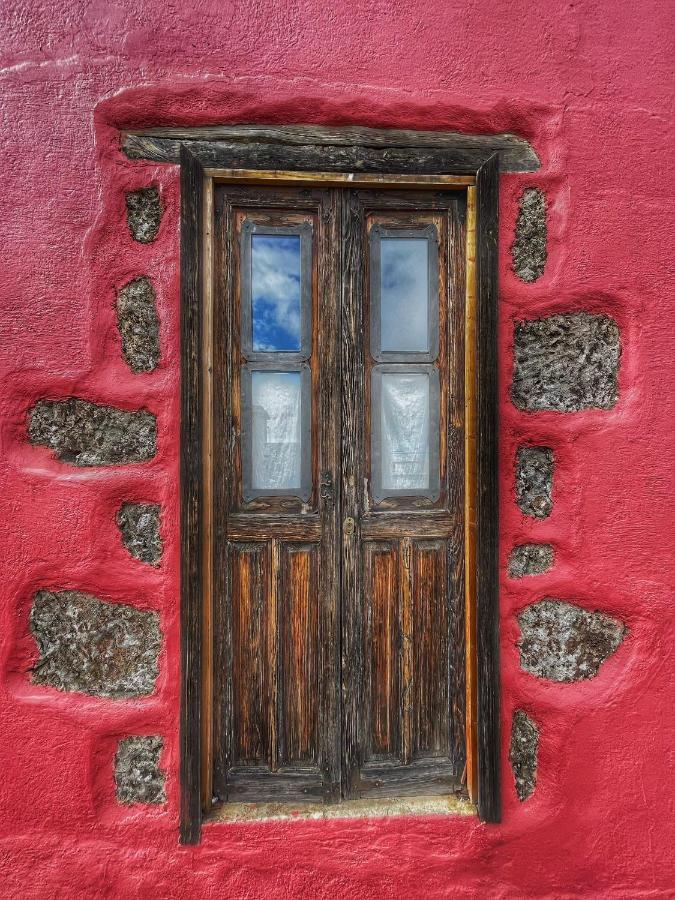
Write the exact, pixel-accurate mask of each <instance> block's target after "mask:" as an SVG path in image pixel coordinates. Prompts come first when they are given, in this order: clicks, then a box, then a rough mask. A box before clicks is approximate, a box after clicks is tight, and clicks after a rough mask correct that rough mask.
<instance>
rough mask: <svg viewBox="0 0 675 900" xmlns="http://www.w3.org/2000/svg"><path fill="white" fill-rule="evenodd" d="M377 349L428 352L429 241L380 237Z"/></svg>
mask: <svg viewBox="0 0 675 900" xmlns="http://www.w3.org/2000/svg"><path fill="white" fill-rule="evenodd" d="M380 349H381V350H382V351H384V352H396V351H401V352H407V353H426V352H428V351H429V349H430V348H429V241H428V240H427V239H426V238H407V237H406V238H398V237H382V238H381V240H380Z"/></svg>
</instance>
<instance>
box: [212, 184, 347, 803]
mask: <svg viewBox="0 0 675 900" xmlns="http://www.w3.org/2000/svg"><path fill="white" fill-rule="evenodd" d="M214 199H215V204H214V205H215V226H216V235H217V239H216V242H215V243H216V253H215V266H216V270H217V272H218V274H219V279H218V281H217V291H216V297H215V316H214V319H215V321H214V345H215V348H216V353H215V355H214V383H215V384H216V385H217V390H216V395H215V403H214V421H215V428H214V435H215V438H216V439H215V447H214V450H215V471H216V475H217V477H216V489H215V504H216V516H215V518H216V534H215V548H214V558H215V560H216V573H215V574H216V597H217V602H216V607H215V611H214V630H215V641H216V652H215V654H214V659H215V686H214V692H215V699H216V702H215V706H214V746H215V752H214V772H213V784H214V790H215V792H216V794H217V797H218V798H220V799H221V800H246V801H256V802H257V801H265V800H270V799H276V800H281V799H286V800H292V801H294V802H297V801H302V800H316V799H317V798H321V797H325V798H331V797H334V796H336V795H337V794H339V741H338V734H339V708H338V701H339V653H340V641H339V631H338V623H339V614H338V592H337V571H338V553H337V549H336V534H337V521H336V520H337V513H338V505H337V503H336V492H337V491H339V470H338V442H337V435H338V433H339V424H340V423H339V410H337V411H336V406H337V400H338V393H337V387H336V386H337V377H338V368H339V367H338V365H337V363H336V355H337V347H336V343H335V334H336V333H337V288H336V284H337V276H336V272H337V266H336V264H335V263H333V262H332V261H331V260H332V257H331V254H330V252H329V247H330V246H331V244H334V242H335V234H334V232H335V229H336V228H337V222H338V217H337V212H336V197H335V196H334V194H332V193H330V192H325V191H311V190H308V191H303V192H297V191H290V190H284V189H280V190H273V189H256V188H248V187H228V188H227V190H224V189H218V190H217V192H216V195H215V198H214ZM221 561H222V565H221ZM226 561H229V562H226Z"/></svg>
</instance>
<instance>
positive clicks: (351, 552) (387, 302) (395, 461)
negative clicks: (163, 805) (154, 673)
mask: <svg viewBox="0 0 675 900" xmlns="http://www.w3.org/2000/svg"><path fill="white" fill-rule="evenodd" d="M344 203H345V207H346V211H345V217H346V220H347V222H346V224H345V249H344V255H343V266H344V268H345V271H346V277H347V281H346V285H345V290H344V294H343V316H344V317H345V319H344V321H345V324H346V335H345V340H344V342H343V368H344V370H345V371H347V372H349V376H348V377H350V378H352V377H353V379H354V384H351V385H350V388H349V394H348V395H346V385H343V391H345V392H343V434H344V435H345V439H346V441H349V443H350V444H352V445H353V446H350V447H345V448H344V449H343V481H344V491H343V513H344V516H345V521H347V519H349V520H351V519H353V520H354V526H353V531H352V533H351V535H349V536H343V544H344V555H343V580H342V603H343V623H344V630H343V644H344V645H345V646H347V647H348V648H349V652H348V653H347V654H343V665H344V668H343V684H344V685H345V695H346V696H348V697H349V698H350V700H351V702H347V703H346V704H345V732H344V733H345V744H344V767H345V770H344V773H343V781H344V786H345V794H346V795H347V796H352V797H386V796H389V797H395V796H409V795H413V794H443V793H448V792H451V791H452V790H454V789H457V788H458V786H459V783H460V780H461V776H462V770H463V767H464V757H463V728H464V703H463V699H462V696H461V687H460V685H459V684H457V683H456V680H457V677H458V675H459V666H458V665H457V662H458V658H459V655H462V657H463V649H464V641H463V623H464V615H463V606H462V602H461V600H462V599H463V587H462V584H461V579H459V578H458V577H457V573H458V571H460V572H463V569H462V568H461V559H462V558H463V527H464V522H463V508H462V507H463V483H464V468H463V401H464V398H463V389H462V383H463V366H464V359H463V352H462V347H463V315H464V268H463V254H462V248H463V246H464V243H463V233H464V209H463V206H462V204H461V202H459V201H458V199H457V198H456V197H454V196H450V195H448V194H440V193H421V192H419V193H418V192H414V193H413V192H406V193H403V192H401V193H396V192H393V191H389V192H368V191H353V192H351V193H350V195H349V196H348V197H345V199H344ZM387 316H397V317H398V322H393V323H392V322H386V321H385V320H386V317H387ZM458 642H459V646H458ZM461 684H462V685H463V679H462V682H461Z"/></svg>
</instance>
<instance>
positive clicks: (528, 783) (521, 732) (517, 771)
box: [509, 709, 539, 802]
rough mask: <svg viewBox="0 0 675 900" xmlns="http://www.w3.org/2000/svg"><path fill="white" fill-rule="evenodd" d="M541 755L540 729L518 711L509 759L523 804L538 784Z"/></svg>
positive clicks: (512, 731) (521, 711)
mask: <svg viewBox="0 0 675 900" xmlns="http://www.w3.org/2000/svg"><path fill="white" fill-rule="evenodd" d="M538 754H539V729H538V728H537V726H536V725H535V723H534V722H533V721H532V719H531V718H530V717H529V716H528V715H527V713H526V712H523V710H522V709H518V710H516V712H515V713H514V714H513V723H512V725H511V748H510V750H509V759H510V761H511V768H512V769H513V778H514V780H515V782H516V793H517V794H518V799H519V800H520V801H521V802H522V801H523V800H527V798H528V797H531V796H532V794H533V793H534V788H535V786H536V784H537V756H538Z"/></svg>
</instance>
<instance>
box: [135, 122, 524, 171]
mask: <svg viewBox="0 0 675 900" xmlns="http://www.w3.org/2000/svg"><path fill="white" fill-rule="evenodd" d="M183 144H186V145H188V146H189V148H190V152H191V153H192V154H193V155H194V156H195V157H196V158H197V159H198V160H199V161H200V163H201V164H202V165H203V166H204V167H208V168H226V169H233V168H242V169H262V170H268V169H285V170H295V171H298V170H300V171H302V170H314V171H323V172H352V171H353V172H390V173H392V174H396V173H405V172H414V173H415V174H417V175H423V174H431V175H432V174H453V173H456V174H466V173H474V172H476V171H477V169H479V168H480V167H481V166H482V165H483V164H484V163H485V162H486V161H487V160H488V159H489V158H490V157H491V156H492V155H493V154H494V153H499V157H500V169H501V171H502V172H534V171H536V170H537V169H538V168H539V166H540V161H539V157H538V156H537V154H536V153H535V151H534V149H533V148H532V146H531V145H530V144H529V143H528V141H526V140H525V139H524V138H521V137H518V136H517V135H514V134H463V133H461V132H457V131H402V130H395V129H391V130H389V129H375V128H361V127H345V128H323V127H319V126H313V125H288V126H272V125H220V126H206V127H201V128H153V129H145V130H142V131H129V132H125V133H123V134H122V149H123V151H124V152H125V153H126V155H127V156H128V157H129V159H143V160H152V161H154V162H160V163H178V162H179V160H180V148H181V146H182V145H183ZM411 151H415V153H414V154H412V153H411Z"/></svg>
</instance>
